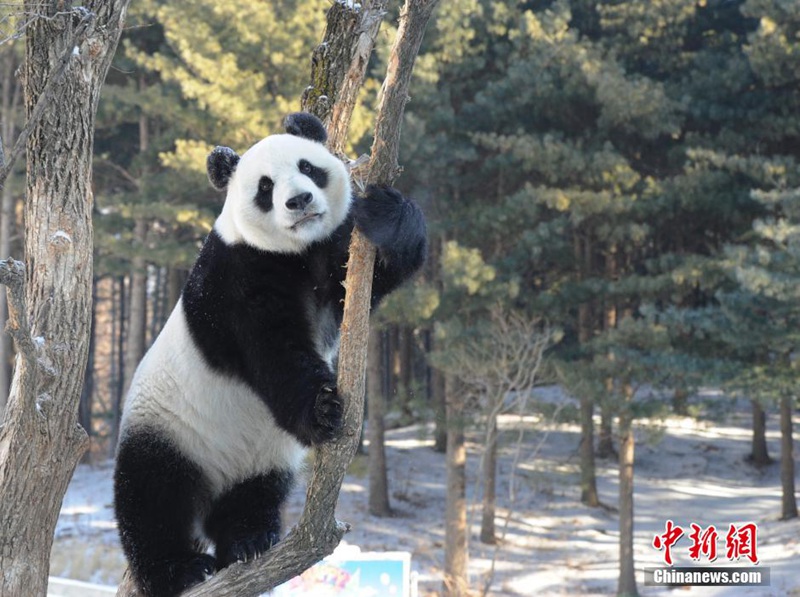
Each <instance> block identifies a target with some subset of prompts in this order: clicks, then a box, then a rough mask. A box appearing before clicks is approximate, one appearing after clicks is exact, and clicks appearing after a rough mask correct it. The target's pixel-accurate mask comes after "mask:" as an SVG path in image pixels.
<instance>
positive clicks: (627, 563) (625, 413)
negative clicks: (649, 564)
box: [617, 388, 639, 597]
mask: <svg viewBox="0 0 800 597" xmlns="http://www.w3.org/2000/svg"><path fill="white" fill-rule="evenodd" d="M631 400H632V391H630V390H629V389H627V388H626V390H625V404H623V405H622V408H621V409H620V413H619V433H620V440H619V442H620V449H619V584H618V586H617V595H618V596H619V597H636V596H637V595H638V594H639V592H638V590H637V588H636V568H635V563H634V559H633V470H634V469H633V463H634V445H635V442H634V436H633V413H632V411H631Z"/></svg>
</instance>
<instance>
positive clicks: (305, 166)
mask: <svg viewBox="0 0 800 597" xmlns="http://www.w3.org/2000/svg"><path fill="white" fill-rule="evenodd" d="M297 166H298V168H300V172H302V173H303V174H311V172H313V170H314V166H312V165H311V163H310V162H308V161H307V160H300V163H299V164H298V165H297Z"/></svg>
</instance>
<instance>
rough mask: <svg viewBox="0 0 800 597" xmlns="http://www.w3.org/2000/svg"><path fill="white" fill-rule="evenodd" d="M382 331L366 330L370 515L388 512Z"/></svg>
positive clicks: (382, 514) (390, 512) (375, 329)
mask: <svg viewBox="0 0 800 597" xmlns="http://www.w3.org/2000/svg"><path fill="white" fill-rule="evenodd" d="M382 360H383V354H382V350H381V332H380V331H379V330H378V328H377V327H375V326H373V327H372V328H371V329H370V331H369V354H368V355H367V411H368V412H367V415H368V417H369V421H368V424H367V434H368V437H369V513H370V514H372V515H373V516H391V514H392V507H391V504H390V503H389V480H388V476H387V474H386V447H385V445H384V416H385V411H386V397H385V396H384V395H383V391H382V389H383V388H382V386H383V384H382V383H381V361H382Z"/></svg>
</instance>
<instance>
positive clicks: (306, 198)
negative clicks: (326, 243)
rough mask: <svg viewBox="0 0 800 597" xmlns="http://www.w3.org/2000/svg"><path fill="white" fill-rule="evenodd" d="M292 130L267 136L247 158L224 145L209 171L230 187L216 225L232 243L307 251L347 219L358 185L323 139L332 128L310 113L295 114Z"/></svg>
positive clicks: (216, 182) (218, 184) (289, 123)
mask: <svg viewBox="0 0 800 597" xmlns="http://www.w3.org/2000/svg"><path fill="white" fill-rule="evenodd" d="M284 127H285V129H286V134H280V135H271V136H269V137H267V138H266V139H262V140H261V141H259V142H258V143H256V144H255V145H253V146H252V147H251V148H250V149H248V150H247V151H246V152H245V153H244V155H242V156H241V158H240V157H239V156H238V155H237V154H236V152H234V151H233V150H232V149H229V148H227V147H217V148H215V149H214V151H212V152H211V154H210V155H209V156H208V163H207V166H208V178H209V180H210V181H211V184H212V185H213V186H214V188H216V189H218V190H227V193H228V194H227V197H226V199H225V205H224V207H223V208H222V213H221V214H220V216H219V218H218V219H217V222H216V223H215V224H214V229H215V230H216V231H217V233H218V234H219V235H220V237H221V238H222V240H223V241H225V242H226V243H228V244H236V243H244V244H247V245H250V246H252V247H256V248H259V249H262V250H265V251H270V252H276V253H300V252H302V251H303V250H304V249H305V248H306V247H308V245H310V244H312V243H314V242H315V241H318V240H323V239H325V238H327V237H328V236H330V234H331V233H332V232H333V231H334V230H336V228H337V227H338V226H339V225H340V224H341V223H342V222H343V221H344V220H345V218H346V217H347V212H348V210H349V209H350V202H351V200H352V192H351V188H350V179H349V176H348V173H347V169H346V168H345V166H344V164H343V163H342V161H341V160H339V159H338V158H337V157H336V156H334V155H333V154H332V153H330V152H329V151H328V150H327V149H326V148H325V145H324V142H325V140H326V139H327V134H326V132H325V128H324V127H323V126H322V123H321V122H320V121H319V120H318V119H317V118H316V117H315V116H312V115H311V114H306V113H302V112H300V113H296V114H290V115H289V116H288V117H287V118H286V120H285V121H284Z"/></svg>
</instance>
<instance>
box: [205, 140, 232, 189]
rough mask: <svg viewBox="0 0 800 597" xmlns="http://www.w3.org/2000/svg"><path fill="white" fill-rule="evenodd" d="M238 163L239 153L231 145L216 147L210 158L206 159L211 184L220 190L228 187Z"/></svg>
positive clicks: (209, 155)
mask: <svg viewBox="0 0 800 597" xmlns="http://www.w3.org/2000/svg"><path fill="white" fill-rule="evenodd" d="M238 163H239V154H237V153H236V152H235V151H233V150H232V149H231V148H230V147H222V146H221V145H218V146H217V147H215V148H214V150H213V151H212V152H211V153H209V154H208V159H207V160H206V169H207V170H208V180H209V181H210V182H211V186H212V187H214V188H215V189H217V190H218V191H224V190H225V189H226V188H228V181H229V180H230V179H231V176H232V175H233V171H234V170H236V164H238Z"/></svg>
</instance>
